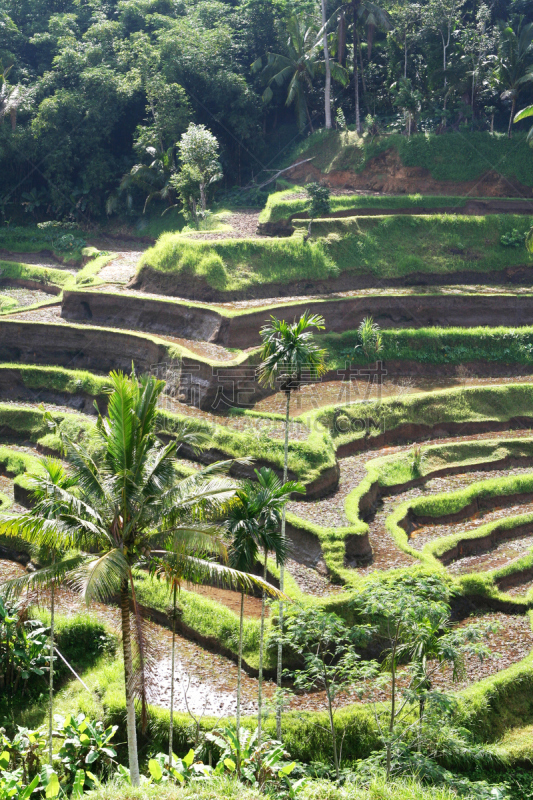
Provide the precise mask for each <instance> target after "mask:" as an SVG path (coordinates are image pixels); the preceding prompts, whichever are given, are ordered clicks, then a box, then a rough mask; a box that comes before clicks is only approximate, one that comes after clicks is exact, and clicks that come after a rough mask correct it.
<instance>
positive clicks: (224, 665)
mask: <svg viewBox="0 0 533 800" xmlns="http://www.w3.org/2000/svg"><path fill="white" fill-rule="evenodd" d="M20 574H22V568H21V567H19V565H13V564H11V563H10V562H5V561H0V581H1V580H6V579H8V578H11V577H15V576H16V575H20ZM56 599H57V609H58V611H59V612H60V613H62V614H67V615H73V614H76V613H78V612H79V611H83V610H85V605H84V604H82V602H81V600H80V598H79V597H78V596H77V595H76V594H74V593H73V592H72V591H70V590H68V589H65V588H62V589H60V590H58V591H57V592H56ZM40 600H41V603H42V604H43V605H44V606H46V605H47V604H48V603H49V598H48V595H47V594H46V593H42V595H41V598H40ZM34 602H35V601H34ZM90 610H91V611H94V612H96V613H97V614H98V616H99V618H100V619H102V620H103V621H105V622H106V623H107V624H108V625H109V626H110V627H111V628H112V629H113V630H114V631H115V632H117V633H119V631H120V611H119V609H118V608H115V607H113V606H107V605H103V604H101V603H94V604H92V605H91V608H90ZM477 621H482V622H486V623H488V624H496V625H497V626H498V630H497V632H496V633H492V634H490V635H489V637H488V644H489V648H490V650H491V655H490V656H489V657H488V658H486V659H484V660H483V661H477V660H476V659H470V660H469V662H468V665H467V677H466V680H464V681H462V682H461V683H460V684H454V682H453V679H452V675H451V671H450V670H448V669H444V670H443V671H442V673H441V674H440V675H439V677H438V678H437V679H436V680H435V685H436V686H438V687H439V688H442V689H446V690H450V689H455V688H463V687H465V686H468V685H470V684H471V683H473V682H475V681H479V680H481V679H482V678H484V677H488V676H489V675H493V674H494V673H496V672H498V671H499V670H501V669H505V668H506V667H508V666H510V665H511V664H513V663H516V662H517V661H520V660H522V659H523V658H525V657H526V656H527V655H528V654H529V652H530V651H531V648H532V647H533V633H532V631H531V626H530V624H529V619H528V617H527V616H518V615H514V616H511V615H505V614H502V613H491V614H487V615H484V616H481V615H478V616H477V617H473V618H470V619H468V620H466V621H465V622H464V623H459V624H460V625H463V624H466V623H468V622H477ZM146 630H147V635H148V637H149V640H150V643H151V652H152V655H153V659H152V660H153V665H152V666H151V668H150V669H149V674H148V696H149V701H150V702H151V703H152V704H153V705H156V706H160V707H163V708H168V707H169V704H170V683H171V681H170V675H171V658H170V656H171V641H172V634H171V632H170V631H169V630H167V629H166V628H162V627H161V626H159V625H156V624H155V623H147V624H146ZM176 647H177V664H176V681H175V709H176V710H177V711H183V712H186V711H187V710H189V711H190V712H192V713H193V714H194V715H195V716H204V715H205V716H215V717H218V718H222V717H225V716H230V715H233V714H234V713H235V709H236V685H237V668H236V666H235V664H234V663H233V662H232V661H229V660H228V659H225V658H224V657H223V656H218V655H216V654H213V653H209V652H206V651H205V650H203V649H202V648H201V647H199V646H198V645H197V644H195V643H193V642H190V641H188V640H187V639H185V638H183V637H182V636H179V635H178V636H177V637H176ZM242 690H243V695H242V696H243V712H244V713H245V714H252V713H254V712H255V711H256V709H257V702H256V697H257V681H256V680H255V679H254V678H250V677H249V676H247V675H246V674H243V676H242ZM274 690H275V686H274V684H273V682H271V681H266V682H265V684H264V695H265V699H266V702H267V703H268V702H269V701H270V702H271V701H272V698H273V695H274ZM386 698H387V692H386V691H370V690H369V691H368V692H367V694H366V696H365V697H364V698H363V700H364V701H370V700H383V699H386ZM357 700H358V695H357V694H356V693H355V692H342V693H341V694H340V695H339V696H338V702H339V706H345V705H349V704H351V703H353V702H356V701H357ZM324 701H325V696H324V693H323V692H310V693H307V694H303V695H295V696H293V697H292V699H291V701H290V709H292V710H300V711H314V710H325V706H324Z"/></svg>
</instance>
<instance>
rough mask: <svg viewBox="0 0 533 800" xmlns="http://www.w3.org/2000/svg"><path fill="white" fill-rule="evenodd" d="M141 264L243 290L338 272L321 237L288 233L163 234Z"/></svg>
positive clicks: (144, 267) (218, 286) (219, 287)
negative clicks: (282, 235)
mask: <svg viewBox="0 0 533 800" xmlns="http://www.w3.org/2000/svg"><path fill="white" fill-rule="evenodd" d="M144 270H154V271H155V272H157V273H163V274H169V275H172V276H175V277H176V278H178V279H180V280H181V279H183V278H188V279H194V278H200V279H202V280H205V281H206V282H207V283H208V284H209V286H211V287H213V288H214V289H217V290H218V291H221V292H224V291H227V292H230V291H233V290H241V289H245V288H248V287H251V286H254V285H256V284H268V283H277V282H280V283H288V282H290V281H291V280H293V279H294V277H295V275H299V276H300V277H308V278H312V279H315V280H323V279H324V278H328V277H329V276H331V275H333V274H335V273H336V271H337V270H336V267H335V264H334V262H333V261H332V259H331V258H330V257H329V256H328V254H327V252H326V248H325V247H324V243H323V242H322V241H316V242H309V243H307V244H306V243H305V242H304V241H303V239H302V236H300V235H295V236H292V237H290V238H289V239H279V240H278V239H222V240H214V241H213V240H209V241H206V242H203V241H200V240H191V239H186V238H185V237H182V236H176V235H173V234H165V235H163V236H161V238H160V239H159V240H158V242H157V244H156V245H155V247H153V248H151V249H149V250H147V251H146V252H145V253H144V255H143V256H142V258H141V259H140V261H139V270H138V274H139V273H141V274H142V272H143V271H144Z"/></svg>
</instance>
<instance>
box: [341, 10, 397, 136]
mask: <svg viewBox="0 0 533 800" xmlns="http://www.w3.org/2000/svg"><path fill="white" fill-rule="evenodd" d="M351 6H352V24H353V79H354V89H355V125H356V129H357V133H361V131H362V127H361V110H360V102H359V70H358V67H357V54H358V52H359V58H360V60H361V77H362V79H363V89H364V72H363V59H362V56H361V44H360V40H359V34H358V32H357V28H358V26H359V24H361V23H362V24H363V25H365V27H366V28H367V32H368V37H367V38H368V45H369V48H368V49H369V58H370V54H371V52H372V42H373V38H374V32H375V29H376V28H377V27H380V28H384V29H385V30H390V28H391V27H392V25H391V21H390V17H389V15H388V13H387V12H386V11H384V10H383V9H382V8H381V7H380V6H379V4H378V3H373V2H371V0H351Z"/></svg>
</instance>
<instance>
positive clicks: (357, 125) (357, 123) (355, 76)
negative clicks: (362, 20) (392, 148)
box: [352, 0, 361, 133]
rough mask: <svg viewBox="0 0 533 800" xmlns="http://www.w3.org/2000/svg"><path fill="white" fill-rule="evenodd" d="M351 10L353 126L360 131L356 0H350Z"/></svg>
mask: <svg viewBox="0 0 533 800" xmlns="http://www.w3.org/2000/svg"><path fill="white" fill-rule="evenodd" d="M352 11H353V82H354V86H355V128H356V130H357V133H361V113H360V109H359V72H358V68H357V34H356V31H355V29H356V26H357V0H352Z"/></svg>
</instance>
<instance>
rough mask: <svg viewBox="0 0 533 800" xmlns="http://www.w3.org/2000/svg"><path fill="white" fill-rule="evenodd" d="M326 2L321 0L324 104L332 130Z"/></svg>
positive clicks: (327, 121) (328, 124)
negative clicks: (324, 76)
mask: <svg viewBox="0 0 533 800" xmlns="http://www.w3.org/2000/svg"><path fill="white" fill-rule="evenodd" d="M326 5H327V2H326V0H320V8H321V11H322V41H323V45H324V63H325V68H326V85H325V88H324V102H325V115H326V128H328V129H329V128H331V66H330V63H329V47H328V30H327V11H326Z"/></svg>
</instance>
